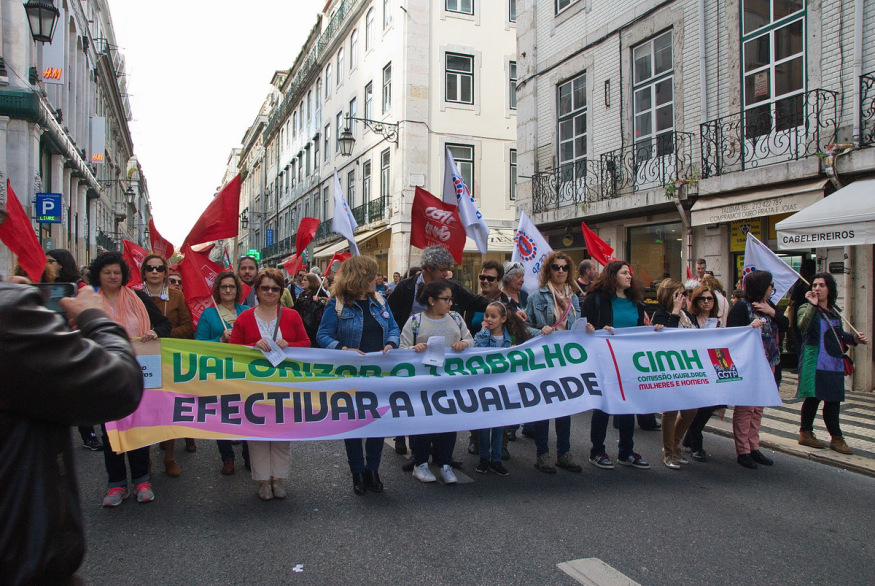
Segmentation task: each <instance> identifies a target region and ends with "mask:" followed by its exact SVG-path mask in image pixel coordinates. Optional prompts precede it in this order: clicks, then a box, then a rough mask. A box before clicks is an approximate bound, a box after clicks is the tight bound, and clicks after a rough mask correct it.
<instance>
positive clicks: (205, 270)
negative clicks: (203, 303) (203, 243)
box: [179, 245, 222, 300]
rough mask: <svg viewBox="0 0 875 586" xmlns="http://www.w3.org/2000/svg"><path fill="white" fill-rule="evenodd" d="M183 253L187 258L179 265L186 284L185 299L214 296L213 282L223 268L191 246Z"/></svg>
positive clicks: (186, 247) (184, 248)
mask: <svg viewBox="0 0 875 586" xmlns="http://www.w3.org/2000/svg"><path fill="white" fill-rule="evenodd" d="M181 252H182V254H183V255H185V256H184V258H183V259H182V262H180V263H179V273H180V274H181V275H182V282H183V283H185V298H186V299H187V300H191V299H194V298H197V297H209V296H210V295H212V294H213V281H215V280H216V276H217V275H218V274H219V273H221V272H222V267H220V266H219V265H217V264H216V263H214V262H213V261H211V260H210V259H208V258H207V257H205V256H203V255H202V254H198V253H197V252H196V251H195V250H193V249H192V248H191V247H190V246H185V245H184V246H183V247H182V251H181Z"/></svg>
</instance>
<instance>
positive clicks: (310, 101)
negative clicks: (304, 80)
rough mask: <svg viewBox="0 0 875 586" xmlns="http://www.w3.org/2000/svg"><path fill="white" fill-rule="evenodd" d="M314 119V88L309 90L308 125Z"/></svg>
mask: <svg viewBox="0 0 875 586" xmlns="http://www.w3.org/2000/svg"><path fill="white" fill-rule="evenodd" d="M312 119H313V90H310V91H309V92H307V125H308V126H309V124H310V120H312Z"/></svg>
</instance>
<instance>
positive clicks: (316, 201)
mask: <svg viewBox="0 0 875 586" xmlns="http://www.w3.org/2000/svg"><path fill="white" fill-rule="evenodd" d="M321 211H322V194H321V193H320V192H319V189H316V192H315V193H314V194H313V216H314V217H315V218H319V219H320V220H321V219H322V218H320V217H319V216H320V215H321V214H320V212H321Z"/></svg>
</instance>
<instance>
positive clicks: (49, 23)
mask: <svg viewBox="0 0 875 586" xmlns="http://www.w3.org/2000/svg"><path fill="white" fill-rule="evenodd" d="M24 11H25V12H27V22H28V24H30V34H31V36H32V37H33V40H34V41H39V42H40V43H51V42H52V37H53V36H54V34H55V26H56V25H57V24H58V16H60V14H61V12H60V11H59V10H58V9H57V8H56V7H55V5H54V3H53V2H52V0H28V1H27V2H25V3H24Z"/></svg>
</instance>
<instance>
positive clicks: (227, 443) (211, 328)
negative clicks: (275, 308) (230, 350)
mask: <svg viewBox="0 0 875 586" xmlns="http://www.w3.org/2000/svg"><path fill="white" fill-rule="evenodd" d="M242 298H243V287H241V286H240V279H239V278H238V277H237V273H235V272H234V271H222V272H221V273H219V274H218V276H217V277H216V280H215V281H213V307H207V308H206V309H205V310H204V312H203V313H202V314H201V317H200V319H199V320H198V322H197V332H196V333H195V335H194V339H195V340H203V341H208V342H227V341H228V340H229V339H231V329H232V328H233V327H234V322H235V321H237V316H238V315H240V314H241V313H243V312H244V311H246V310H247V309H249V306H248V305H241V304H240V301H241V300H242ZM216 444H218V446H219V456H220V457H221V458H222V474H224V475H225V476H230V475H231V474H234V448H232V447H231V440H216ZM247 446H248V444H247V442H243V461H244V463H246V465H247V468H249V467H250V466H249V449H248V447H247Z"/></svg>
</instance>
